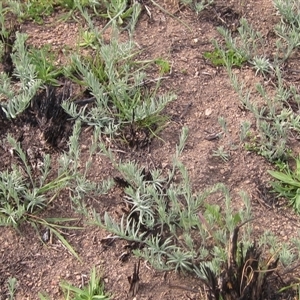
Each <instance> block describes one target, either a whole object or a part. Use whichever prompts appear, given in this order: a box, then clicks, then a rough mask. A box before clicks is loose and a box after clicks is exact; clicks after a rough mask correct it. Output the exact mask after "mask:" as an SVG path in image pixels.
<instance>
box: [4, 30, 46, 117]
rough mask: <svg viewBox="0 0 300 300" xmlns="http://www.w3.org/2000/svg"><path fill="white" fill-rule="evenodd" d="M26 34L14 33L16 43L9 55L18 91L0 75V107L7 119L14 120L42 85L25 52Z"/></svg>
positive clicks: (9, 81) (7, 77)
mask: <svg viewBox="0 0 300 300" xmlns="http://www.w3.org/2000/svg"><path fill="white" fill-rule="evenodd" d="M26 39H27V35H26V34H22V33H19V32H16V41H15V44H14V46H13V50H14V52H13V53H12V54H11V58H12V62H13V64H14V66H15V69H14V73H13V75H14V76H15V77H16V78H18V79H19V80H20V84H19V85H18V89H17V90H16V88H15V87H14V84H13V82H12V80H11V78H10V77H9V76H8V75H7V74H6V73H3V72H2V73H0V96H1V98H2V99H1V107H2V110H3V111H4V113H5V115H6V117H7V118H9V119H11V118H12V119H13V118H16V116H17V115H18V114H20V113H21V112H23V111H24V110H25V109H26V108H27V107H28V105H29V103H30V101H31V99H32V98H33V96H34V95H35V94H36V92H37V91H38V89H39V88H40V87H41V85H42V81H41V80H40V79H38V78H37V73H36V68H35V65H34V64H33V62H32V59H31V57H30V55H29V53H28V51H27V47H26V45H25V41H26Z"/></svg>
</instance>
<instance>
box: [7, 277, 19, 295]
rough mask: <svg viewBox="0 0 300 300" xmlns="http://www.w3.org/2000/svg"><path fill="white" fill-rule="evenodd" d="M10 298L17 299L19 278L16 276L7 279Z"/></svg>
mask: <svg viewBox="0 0 300 300" xmlns="http://www.w3.org/2000/svg"><path fill="white" fill-rule="evenodd" d="M7 288H8V298H7V299H9V300H14V299H15V293H16V290H17V279H16V278H15V277H9V278H8V280H7Z"/></svg>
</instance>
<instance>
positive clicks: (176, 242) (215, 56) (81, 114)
mask: <svg viewBox="0 0 300 300" xmlns="http://www.w3.org/2000/svg"><path fill="white" fill-rule="evenodd" d="M185 2H186V4H189V5H195V8H196V10H197V11H200V10H202V9H203V8H205V7H206V6H207V5H210V4H212V2H213V1H201V2H190V1H185ZM274 3H275V6H276V8H277V10H278V11H279V12H280V14H281V15H282V24H283V25H281V26H279V27H276V32H277V33H278V36H279V40H278V43H277V46H278V47H277V50H278V51H277V52H276V53H277V54H276V56H275V57H274V58H272V59H268V58H265V57H264V56H263V53H261V52H260V51H261V49H263V47H261V46H262V45H263V44H264V41H263V37H262V36H261V34H260V33H259V32H256V31H255V30H253V29H252V27H251V26H250V25H249V24H248V22H247V21H246V20H245V19H242V20H241V26H240V28H239V29H238V32H239V37H238V38H237V39H234V38H233V37H232V35H231V33H230V32H229V31H228V30H225V29H222V28H219V32H220V33H221V35H222V36H223V37H224V40H225V47H224V48H223V46H220V45H219V44H217V43H216V42H215V43H214V45H215V50H214V51H213V52H207V53H206V54H205V57H206V58H207V59H210V60H211V61H212V63H213V64H215V65H223V66H226V67H227V69H228V72H229V74H230V78H231V80H232V83H233V86H234V88H235V90H236V91H237V93H238V94H239V96H240V99H241V101H242V103H243V105H244V106H245V108H247V109H248V110H250V111H251V112H252V113H253V114H254V116H255V117H256V126H257V127H256V130H257V132H256V134H255V133H254V132H250V129H251V124H249V123H247V124H246V123H244V124H243V126H242V132H241V137H242V139H245V140H247V142H248V143H247V145H246V146H247V147H248V149H251V150H255V151H257V152H258V153H260V154H261V155H263V156H265V157H266V158H267V159H269V160H271V161H276V160H278V159H284V158H286V154H288V151H287V150H288V136H289V134H290V132H291V129H292V130H293V131H295V132H298V130H299V125H298V124H299V121H300V119H299V116H297V114H295V112H294V111H293V110H292V109H291V107H290V106H289V103H290V102H289V101H290V99H291V98H292V99H293V100H294V101H298V100H299V95H298V93H297V90H296V88H295V87H293V86H289V87H287V86H286V85H285V84H284V83H283V80H282V78H281V73H280V72H281V69H280V66H281V64H282V63H283V62H284V61H285V60H286V59H288V57H289V55H290V54H291V53H292V51H293V50H294V49H295V48H296V47H298V44H299V42H298V40H297V36H296V35H297V33H298V30H299V20H298V15H297V14H296V13H295V9H294V6H295V5H296V3H295V2H292V1H290V2H289V4H288V5H287V4H286V3H287V2H283V1H279V0H277V1H274ZM196 4H197V6H196ZM5 5H8V6H5V8H3V7H2V6H1V13H2V15H1V17H2V19H1V18H0V21H1V24H2V25H4V22H3V20H4V14H5V13H6V12H7V7H9V8H10V9H11V10H12V11H13V12H14V13H16V14H17V15H18V16H20V17H24V18H25V19H26V18H30V19H34V20H35V21H36V22H41V21H42V18H43V17H44V16H45V15H49V14H51V13H52V12H53V10H54V9H55V7H56V6H61V7H65V8H66V9H67V10H70V12H71V13H72V14H73V12H74V11H75V10H77V9H78V11H79V12H80V13H81V15H82V17H83V18H84V19H85V21H86V23H87V29H86V30H83V31H82V36H81V42H80V44H79V47H86V48H90V50H91V51H94V52H92V55H90V56H85V57H84V56H82V55H80V54H74V55H72V56H71V57H70V64H69V65H68V66H64V67H60V68H58V67H57V66H55V63H54V61H55V56H52V53H51V51H50V49H48V48H43V49H39V50H37V49H32V48H30V49H29V48H28V47H27V46H26V35H24V34H21V33H19V32H16V37H15V41H14V44H13V45H11V46H12V49H11V53H9V55H10V57H11V60H12V64H13V66H14V71H13V76H14V78H11V77H10V76H9V75H8V74H6V73H2V74H1V77H0V95H1V98H2V99H1V108H2V110H3V112H4V113H5V115H6V117H7V118H9V119H12V118H16V117H17V115H18V114H20V113H21V112H23V111H24V110H25V109H26V108H27V107H28V105H29V104H30V102H31V100H32V98H33V96H34V95H35V94H36V93H37V91H38V90H40V89H42V88H44V85H46V84H48V85H59V84H60V81H59V78H60V77H62V76H64V77H65V78H67V79H68V80H70V81H72V82H73V83H76V84H78V85H79V86H81V87H82V88H84V89H85V92H86V93H87V94H88V98H85V96H82V95H80V96H79V97H78V98H74V99H69V100H70V101H66V102H64V103H63V104H62V107H63V108H64V110H65V111H66V112H67V113H68V114H69V115H70V116H71V117H72V118H73V119H75V120H76V122H75V124H74V128H73V134H72V136H71V137H70V139H69V149H68V151H66V152H65V153H63V154H62V155H61V156H60V157H59V160H58V162H59V170H58V174H57V175H55V174H52V173H51V168H50V165H51V157H50V156H49V155H45V156H44V157H43V159H42V161H41V165H39V166H32V165H31V164H30V163H29V161H28V153H26V152H24V151H23V149H22V148H21V145H20V144H19V143H18V142H17V141H15V140H14V139H13V138H11V137H8V142H9V144H10V145H11V150H12V153H13V155H17V156H18V157H19V158H20V161H21V164H20V165H18V166H17V165H12V166H11V169H10V170H5V171H2V172H0V223H1V224H0V225H1V226H4V225H12V226H15V227H17V226H18V225H19V224H20V223H21V222H29V223H30V224H32V226H34V227H35V228H36V229H37V230H38V231H39V228H40V227H41V226H42V227H46V228H48V229H49V231H50V232H51V234H54V235H56V237H57V238H58V239H59V240H60V241H61V242H62V243H63V244H64V245H65V246H66V247H67V249H68V250H69V251H70V252H71V253H72V254H73V255H75V256H76V257H77V258H79V257H78V255H77V254H76V252H75V251H74V249H73V248H72V247H71V245H70V244H69V243H68V242H67V241H66V239H65V238H64V236H63V233H62V230H67V229H79V228H78V227H74V226H70V225H61V224H69V223H70V222H72V221H74V219H71V218H52V219H49V218H42V217H40V216H39V214H40V212H41V211H43V210H44V209H46V208H47V206H48V205H49V204H50V203H51V202H53V201H54V199H55V198H56V197H57V196H58V195H59V194H60V193H61V192H63V191H66V190H68V192H69V195H70V200H71V201H72V205H73V207H74V208H75V209H76V210H77V211H78V212H80V213H83V214H85V215H86V216H87V217H90V212H89V211H88V209H87V207H86V206H85V204H84V198H85V196H86V195H87V194H88V195H90V194H101V193H102V194H103V193H106V192H107V191H108V190H109V189H110V188H111V186H112V184H113V183H112V181H111V180H108V181H103V182H102V183H100V184H97V183H95V182H92V181H90V180H88V179H87V174H88V170H89V168H90V167H91V164H92V163H91V162H92V156H93V155H95V154H96V152H97V150H98V146H99V137H101V136H102V134H110V135H113V134H115V133H116V132H117V131H118V130H119V129H120V128H122V127H124V126H126V125H127V124H129V125H132V124H136V125H138V126H140V127H145V128H148V129H149V130H150V131H151V132H152V133H153V134H156V130H157V128H156V127H155V126H154V125H157V124H158V125H159V126H161V125H162V124H163V123H164V121H165V119H164V118H163V116H162V111H163V109H164V108H165V106H166V105H167V104H168V103H169V102H170V101H172V100H173V99H175V96H174V95H171V94H167V95H162V94H160V93H159V83H160V80H161V77H158V78H155V79H152V80H150V81H149V80H148V79H147V76H146V71H147V70H148V68H150V67H152V68H153V66H154V65H156V66H158V67H159V68H160V74H159V76H162V75H164V74H166V73H168V72H169V71H170V65H169V63H168V62H167V61H165V60H164V59H161V58H159V59H156V60H153V61H138V60H137V59H136V54H138V52H137V51H136V48H135V46H134V43H133V41H132V40H129V41H128V42H123V43H121V42H119V41H118V32H117V31H116V28H117V26H118V25H125V26H126V24H127V27H125V28H126V29H128V30H129V32H131V30H132V29H133V28H134V25H135V24H136V21H137V19H138V15H139V13H140V9H141V8H140V5H139V4H138V3H135V4H133V5H129V4H128V2H127V1H122V0H114V1H101V2H100V1H97V0H93V1H92V0H53V1H47V3H46V2H45V1H44V0H37V1H33V0H30V1H27V2H26V3H25V4H24V5H26V9H24V7H25V6H21V3H20V2H18V1H13V0H9V1H7V2H6V3H5ZM91 12H92V13H93V14H95V15H98V16H101V17H105V18H107V24H106V26H105V27H104V29H103V31H104V30H105V29H106V28H107V26H112V28H113V37H114V38H112V39H111V41H110V43H104V42H103V40H102V36H101V34H102V33H103V31H99V30H98V29H96V28H95V26H94V24H93V21H92V18H91V17H90V15H91ZM70 15H71V14H70ZM128 19H129V22H128V23H126V24H124V20H127V21H128ZM1 34H2V36H4V37H6V38H7V37H8V36H9V32H8V31H5V26H2V33H1ZM1 51H2V52H5V43H4V42H2V47H1ZM282 53H285V54H288V56H282ZM246 61H247V62H248V63H249V64H250V65H251V66H252V67H253V70H254V71H255V74H256V75H260V76H262V77H263V78H264V79H266V78H270V77H269V76H271V75H275V78H276V87H275V93H272V94H271V95H269V92H268V91H267V90H266V88H265V87H264V85H263V84H259V85H257V86H256V93H257V94H258V95H259V96H260V97H261V98H262V99H263V100H264V105H263V106H259V105H258V104H256V103H254V102H253V101H252V98H251V96H252V94H251V92H250V91H245V87H244V86H243V85H241V84H239V82H238V78H237V76H236V75H234V73H233V72H232V67H233V66H237V67H241V66H242V65H243V64H244V63H246ZM13 79H16V80H17V81H18V83H19V84H18V88H17V89H16V88H15V82H14V81H13ZM153 82H154V83H155V84H153ZM3 99H4V101H3ZM297 104H298V102H297ZM82 124H87V125H91V126H93V129H94V132H93V138H92V140H93V142H92V145H91V147H90V157H89V159H88V161H87V162H86V165H85V166H84V168H81V170H83V171H81V172H79V162H80V147H79V142H78V141H79V136H80V132H81V126H82ZM224 126H225V125H224ZM186 139H187V129H186V128H184V129H183V131H182V135H181V137H180V141H179V145H178V146H177V147H176V153H175V156H174V158H173V165H172V169H171V170H169V172H168V173H167V174H165V173H164V172H163V171H162V170H160V169H153V170H149V172H146V171H145V170H144V168H141V167H140V166H139V165H138V164H136V163H133V162H116V161H115V158H114V157H113V155H112V152H111V151H110V150H109V149H106V147H105V146H104V145H103V143H100V146H101V149H102V152H104V154H106V155H107V156H108V157H109V158H110V159H111V161H112V163H113V165H114V166H115V168H116V169H117V170H118V171H119V172H120V174H121V176H122V180H124V182H126V185H127V186H126V187H125V188H124V194H125V195H124V199H123V200H124V202H126V203H127V206H128V207H129V210H128V212H127V213H124V215H123V217H122V218H121V220H115V219H113V218H112V217H111V216H110V215H109V214H108V213H105V215H104V216H100V215H99V214H98V213H96V212H95V211H93V221H94V223H95V224H96V225H98V226H101V227H103V228H105V229H106V230H107V231H109V232H111V233H113V235H114V238H116V237H118V238H121V239H125V240H127V241H129V242H130V243H131V244H133V243H134V244H136V245H138V246H137V247H135V250H133V252H134V253H135V255H136V256H138V257H141V258H143V259H145V260H147V261H149V262H150V263H151V264H152V266H154V267H155V268H157V269H160V270H176V271H182V272H192V273H194V274H195V275H197V276H198V277H199V278H200V279H201V280H203V281H204V282H205V284H207V285H208V287H209V293H210V297H211V298H210V299H217V298H219V297H224V298H225V297H227V298H228V297H229V296H228V295H230V296H231V297H233V298H232V299H237V297H242V296H245V295H248V294H249V293H250V292H249V291H250V290H251V291H252V294H251V295H252V298H247V299H259V298H258V297H259V291H260V290H261V288H262V284H265V283H266V277H267V275H268V273H271V272H273V271H274V269H276V268H277V263H278V262H280V263H281V264H282V265H283V266H288V265H291V264H293V263H294V262H295V261H297V260H298V259H299V255H298V253H299V250H300V245H299V241H297V240H293V241H292V244H293V245H292V247H291V246H288V245H286V244H281V245H280V246H279V243H278V242H277V241H276V239H275V238H274V236H273V235H271V234H270V233H268V232H266V233H265V234H264V235H263V236H262V238H261V240H260V241H259V242H258V245H257V244H255V243H252V242H251V222H252V216H251V206H250V200H249V198H248V196H247V195H246V194H245V193H243V192H241V193H240V198H241V200H242V203H243V206H244V208H243V209H240V210H235V209H234V208H233V205H232V199H231V195H230V193H229V190H228V189H227V188H226V187H225V186H224V185H222V184H218V185H215V186H213V187H211V188H208V189H206V190H204V191H202V192H201V193H196V192H194V190H193V189H192V186H191V182H190V178H189V176H188V172H187V169H186V168H185V167H184V165H183V164H182V163H181V162H180V160H179V157H180V154H181V153H182V151H183V149H184V145H185V142H186ZM223 150H224V149H223V148H220V149H219V151H215V152H214V155H215V156H220V157H222V158H223V160H224V161H227V160H228V159H229V155H228V154H227V153H226V152H225V151H223ZM298 164H299V162H298V161H297V170H296V172H295V173H293V172H292V171H291V170H290V169H286V170H285V171H284V172H270V174H271V175H272V176H274V177H275V178H276V179H278V180H280V182H277V183H274V189H275V190H276V191H277V192H279V194H280V196H284V197H288V198H290V199H291V203H292V204H293V205H294V206H295V207H296V208H297V209H298V210H299V199H298V198H299V186H298V185H299V183H298V181H299V180H298V179H299V178H298V177H299V176H298V175H299V174H298V173H299V172H298V171H299V170H298V169H299V166H298ZM295 195H296V196H295ZM211 203H214V204H211ZM239 231H241V233H242V234H241V238H240V240H239V241H238V240H237V236H238V232H239ZM261 253H264V254H265V256H264V255H261ZM265 257H268V258H269V259H267V260H266V259H265ZM251 259H252V260H251ZM250 260H251V261H250ZM275 262H276V263H275ZM224 274H226V275H227V277H224ZM96 277H97V276H96V271H95V269H93V270H92V272H91V276H90V282H89V284H88V286H87V287H86V288H83V289H79V288H77V287H75V286H72V285H71V284H67V283H62V284H61V287H62V288H63V289H64V291H65V297H66V299H71V298H72V299H73V298H74V299H108V296H107V295H106V294H105V293H104V291H103V285H102V284H101V282H100V281H99V279H98V278H96ZM224 278H225V280H224V282H223V283H224V284H223V286H222V285H221V286H220V285H217V284H216V282H217V281H218V280H222V279H224ZM245 278H247V279H249V280H248V281H247V280H245ZM250 279H251V280H250ZM15 284H16V282H15V280H14V279H10V280H9V294H10V296H11V297H13V294H14V291H15ZM230 286H232V287H234V288H230ZM226 288H227V290H226ZM250 288H251V289H250ZM228 290H230V291H228ZM233 290H234V291H233ZM253 295H254V296H253ZM234 297H235V298H234ZM253 297H254V298H253ZM255 297H256V298H255ZM40 298H41V299H46V296H43V295H42V294H41V295H40ZM227 298H226V299H227ZM228 299H229V298H228Z"/></svg>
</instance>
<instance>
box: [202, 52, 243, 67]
mask: <svg viewBox="0 0 300 300" xmlns="http://www.w3.org/2000/svg"><path fill="white" fill-rule="evenodd" d="M203 56H204V57H205V58H206V59H208V60H210V61H211V63H212V64H213V65H214V66H216V67H217V66H227V65H230V66H233V67H241V66H242V65H243V64H244V63H245V62H246V61H247V59H246V57H244V56H242V55H241V54H240V53H238V52H236V51H235V50H234V49H228V50H224V51H223V50H221V49H215V50H214V51H211V52H205V53H204V54H203Z"/></svg>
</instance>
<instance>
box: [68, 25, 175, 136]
mask: <svg viewBox="0 0 300 300" xmlns="http://www.w3.org/2000/svg"><path fill="white" fill-rule="evenodd" d="M91 32H94V29H93V28H91ZM95 36H97V33H96V32H95ZM94 46H95V47H96V48H97V49H98V50H97V54H96V55H95V56H94V57H93V58H88V57H87V58H82V57H80V56H78V55H73V56H72V57H71V68H69V69H67V70H66V76H67V77H69V78H70V79H71V80H74V81H76V82H77V83H79V84H81V85H83V86H85V88H86V89H87V90H88V91H89V92H90V96H91V97H89V98H88V99H82V100H76V101H74V102H65V103H63V108H64V109H65V111H66V112H67V113H68V114H69V115H70V116H72V117H73V118H79V119H80V120H81V121H82V122H84V123H87V124H89V125H93V126H98V127H99V128H101V129H102V131H103V133H105V134H113V133H114V132H116V131H117V130H118V129H120V128H122V127H124V126H126V125H128V124H132V123H134V124H135V125H137V126H138V127H139V126H142V127H144V128H149V129H151V131H152V130H153V128H159V127H160V126H162V125H163V121H164V120H165V118H164V116H163V115H162V114H161V113H162V111H163V109H164V108H165V106H166V105H167V104H168V103H169V102H170V101H172V100H174V99H175V96H174V95H172V94H164V95H160V94H159V93H158V90H159V84H160V77H158V78H157V80H153V82H154V86H153V85H152V86H153V87H152V88H149V87H147V82H148V83H151V80H147V79H146V72H145V71H146V68H147V67H148V65H149V62H145V63H144V62H138V61H135V60H134V56H135V49H134V44H133V42H132V41H131V40H130V41H128V42H125V43H120V42H118V41H117V39H113V40H112V41H111V42H110V43H109V44H104V43H103V42H102V41H101V40H98V39H97V43H95V44H94ZM155 62H157V60H154V62H153V63H155ZM160 63H161V64H162V63H163V65H162V66H161V68H164V69H163V72H166V71H167V69H169V65H167V64H166V63H165V61H161V60H160ZM87 103H92V105H91V106H90V107H87V106H83V105H85V104H87ZM157 124H158V125H159V126H157ZM153 133H154V134H155V132H153Z"/></svg>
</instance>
